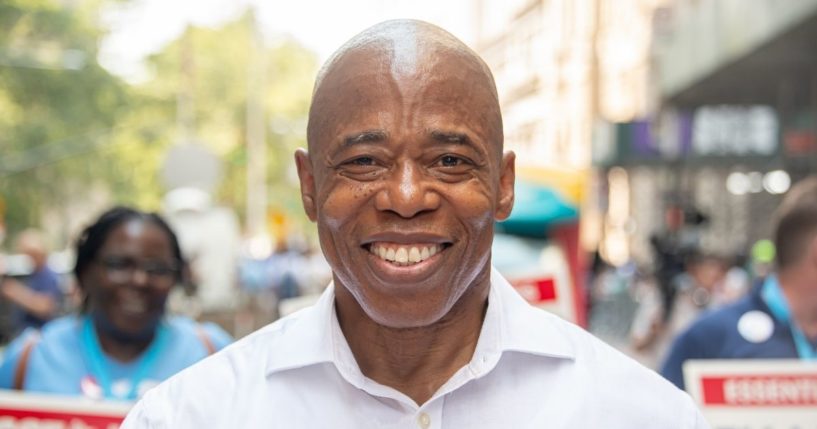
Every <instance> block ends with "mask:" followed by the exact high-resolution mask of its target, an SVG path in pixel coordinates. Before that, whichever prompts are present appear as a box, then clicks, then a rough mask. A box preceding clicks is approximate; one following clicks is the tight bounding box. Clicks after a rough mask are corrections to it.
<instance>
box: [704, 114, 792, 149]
mask: <svg viewBox="0 0 817 429" xmlns="http://www.w3.org/2000/svg"><path fill="white" fill-rule="evenodd" d="M777 141H778V124H777V114H776V113H775V111H774V109H772V108H771V107H768V106H705V107H701V108H699V109H697V110H696V111H695V117H694V121H693V128H692V148H693V151H694V152H695V154H696V155H772V154H774V152H775V150H776V149H777Z"/></svg>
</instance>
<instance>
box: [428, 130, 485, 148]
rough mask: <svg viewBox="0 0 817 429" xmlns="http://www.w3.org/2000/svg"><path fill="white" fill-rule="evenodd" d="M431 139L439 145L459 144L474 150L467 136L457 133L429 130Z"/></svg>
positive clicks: (472, 143)
mask: <svg viewBox="0 0 817 429" xmlns="http://www.w3.org/2000/svg"><path fill="white" fill-rule="evenodd" d="M429 134H431V138H432V139H433V140H436V141H437V142H440V143H449V144H461V145H466V146H471V147H474V148H476V145H475V144H474V142H473V141H472V140H471V138H470V137H468V134H465V133H460V132H457V131H443V130H430V131H429Z"/></svg>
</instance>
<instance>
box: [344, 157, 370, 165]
mask: <svg viewBox="0 0 817 429" xmlns="http://www.w3.org/2000/svg"><path fill="white" fill-rule="evenodd" d="M349 163H350V164H353V165H364V166H365V165H374V158H372V157H371V156H361V157H359V158H355V159H353V160H351V161H350V162H349Z"/></svg>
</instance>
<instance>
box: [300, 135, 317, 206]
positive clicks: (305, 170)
mask: <svg viewBox="0 0 817 429" xmlns="http://www.w3.org/2000/svg"><path fill="white" fill-rule="evenodd" d="M295 166H296V167H297V168H298V180H299V181H300V182H301V202H302V203H303V205H304V211H305V212H306V216H307V217H309V220H311V221H312V222H315V220H317V219H318V211H317V207H316V206H315V175H314V174H312V163H311V162H310V161H309V153H307V151H306V150H304V149H298V150H296V151H295Z"/></svg>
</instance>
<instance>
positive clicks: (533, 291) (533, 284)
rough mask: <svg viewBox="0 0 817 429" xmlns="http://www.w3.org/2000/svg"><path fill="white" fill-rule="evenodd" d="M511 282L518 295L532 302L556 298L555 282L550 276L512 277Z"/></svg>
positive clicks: (537, 302)
mask: <svg viewBox="0 0 817 429" xmlns="http://www.w3.org/2000/svg"><path fill="white" fill-rule="evenodd" d="M511 284H512V285H513V287H514V288H515V289H516V290H517V291H518V292H519V294H520V295H522V296H523V297H525V299H527V300H528V302H531V303H533V304H541V303H543V302H547V301H555V300H556V282H555V281H554V280H553V278H552V277H546V278H537V279H513V280H511Z"/></svg>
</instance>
